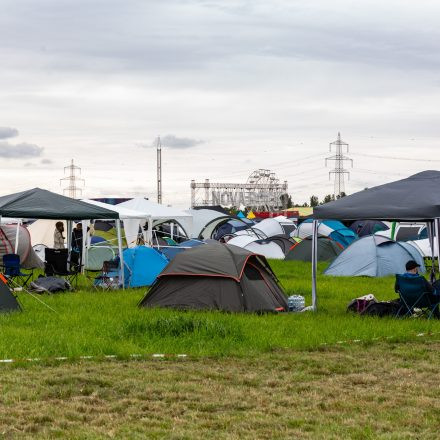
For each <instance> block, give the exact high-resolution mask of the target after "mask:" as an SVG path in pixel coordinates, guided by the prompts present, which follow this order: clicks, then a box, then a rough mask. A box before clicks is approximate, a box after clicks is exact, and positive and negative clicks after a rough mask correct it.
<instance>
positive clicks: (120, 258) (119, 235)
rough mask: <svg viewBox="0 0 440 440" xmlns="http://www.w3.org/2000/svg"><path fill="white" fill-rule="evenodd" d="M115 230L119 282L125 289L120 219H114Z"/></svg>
mask: <svg viewBox="0 0 440 440" xmlns="http://www.w3.org/2000/svg"><path fill="white" fill-rule="evenodd" d="M116 231H117V234H118V250H119V263H120V265H121V282H122V289H123V290H125V265H124V254H123V252H122V235H121V220H120V219H117V220H116Z"/></svg>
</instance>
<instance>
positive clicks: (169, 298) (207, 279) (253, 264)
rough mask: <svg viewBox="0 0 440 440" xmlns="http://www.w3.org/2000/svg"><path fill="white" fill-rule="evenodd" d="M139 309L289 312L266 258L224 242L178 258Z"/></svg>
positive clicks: (172, 262) (190, 251)
mask: <svg viewBox="0 0 440 440" xmlns="http://www.w3.org/2000/svg"><path fill="white" fill-rule="evenodd" d="M139 305H140V306H141V307H171V308H178V309H215V310H225V311H229V312H244V311H248V312H275V311H278V310H287V302H286V298H285V296H284V293H283V291H282V289H281V287H280V286H279V284H278V281H277V279H276V277H275V275H274V273H273V272H272V270H271V268H270V266H269V264H268V263H267V261H266V259H265V258H264V257H261V256H258V255H255V254H253V253H252V252H249V251H247V250H245V249H242V248H239V247H237V246H231V245H227V244H222V243H211V244H207V245H205V246H197V247H195V248H193V249H188V250H187V251H186V252H184V253H183V254H179V255H177V256H176V257H175V258H174V260H172V261H171V262H170V264H169V265H168V266H167V267H166V268H165V269H164V271H163V272H162V273H161V274H160V275H159V276H158V278H157V281H156V283H155V284H154V285H153V286H152V288H151V289H150V291H149V292H148V293H147V294H146V296H145V297H144V298H143V299H142V301H141V302H140V304H139Z"/></svg>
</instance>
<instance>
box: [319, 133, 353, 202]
mask: <svg viewBox="0 0 440 440" xmlns="http://www.w3.org/2000/svg"><path fill="white" fill-rule="evenodd" d="M333 148H334V149H335V153H336V154H335V155H334V156H330V157H327V158H326V159H325V166H327V161H329V160H334V161H335V167H334V168H333V169H332V170H331V171H329V173H328V177H329V179H331V176H332V174H334V176H335V189H334V196H335V199H336V198H339V197H341V194H342V193H344V194H345V175H347V177H348V180H350V172H349V171H348V170H346V169H345V168H344V162H345V161H350V162H351V167H352V168H353V159H350V158H349V157H348V156H344V151H343V150H344V148H346V149H347V153H348V151H349V150H348V148H349V147H348V144H347V143H346V142H344V141H343V140H342V139H341V133H338V139H336V140H335V141H334V142H330V144H329V151H333Z"/></svg>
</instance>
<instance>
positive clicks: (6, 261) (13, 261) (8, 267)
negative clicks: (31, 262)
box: [2, 254, 33, 287]
mask: <svg viewBox="0 0 440 440" xmlns="http://www.w3.org/2000/svg"><path fill="white" fill-rule="evenodd" d="M2 269H3V274H4V275H5V278H6V279H7V280H8V283H9V282H11V283H16V284H18V285H19V286H23V287H25V286H26V285H27V283H28V282H29V280H30V279H31V278H32V274H33V271H31V272H28V273H23V272H22V271H21V268H20V255H17V254H5V255H3V266H2ZM16 280H17V282H16Z"/></svg>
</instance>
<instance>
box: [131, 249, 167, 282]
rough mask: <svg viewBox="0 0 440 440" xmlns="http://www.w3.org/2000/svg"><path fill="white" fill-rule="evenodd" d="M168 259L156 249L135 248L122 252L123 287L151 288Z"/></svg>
mask: <svg viewBox="0 0 440 440" xmlns="http://www.w3.org/2000/svg"><path fill="white" fill-rule="evenodd" d="M167 264H168V259H167V258H166V257H165V255H163V254H162V253H160V252H158V251H157V250H156V249H153V248H150V247H146V246H136V247H134V248H129V249H125V250H124V265H125V272H124V275H125V287H142V286H151V285H152V284H153V283H154V281H155V280H156V278H157V276H158V275H159V274H160V273H161V272H162V270H163V269H164V268H165V267H166V266H167Z"/></svg>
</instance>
